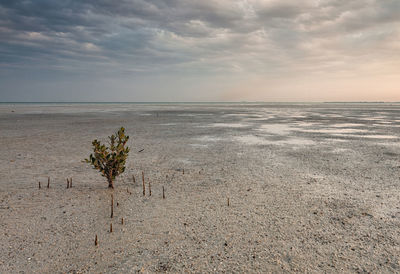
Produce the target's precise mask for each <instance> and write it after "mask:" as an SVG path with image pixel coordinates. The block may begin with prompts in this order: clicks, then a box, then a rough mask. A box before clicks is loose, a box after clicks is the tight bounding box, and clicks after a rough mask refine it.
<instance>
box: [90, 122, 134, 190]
mask: <svg viewBox="0 0 400 274" xmlns="http://www.w3.org/2000/svg"><path fill="white" fill-rule="evenodd" d="M108 138H109V140H110V143H109V145H110V146H109V147H106V146H105V145H102V144H101V143H100V142H99V141H97V140H94V141H93V142H92V145H93V152H94V154H90V156H89V159H85V161H86V163H89V164H91V165H92V167H93V168H94V169H97V170H98V171H100V173H101V175H102V176H103V177H106V178H107V182H108V187H110V188H114V180H115V177H117V176H118V175H120V174H121V173H123V172H124V171H125V163H126V159H127V157H128V153H129V147H125V145H126V143H127V142H128V139H129V136H126V135H125V129H124V128H123V127H121V128H120V130H118V132H117V133H116V134H115V135H114V134H113V135H111V136H109V137H108Z"/></svg>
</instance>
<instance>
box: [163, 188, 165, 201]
mask: <svg viewBox="0 0 400 274" xmlns="http://www.w3.org/2000/svg"><path fill="white" fill-rule="evenodd" d="M162 198H163V199H165V190H164V187H162Z"/></svg>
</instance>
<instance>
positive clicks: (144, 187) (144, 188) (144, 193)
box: [142, 171, 146, 196]
mask: <svg viewBox="0 0 400 274" xmlns="http://www.w3.org/2000/svg"><path fill="white" fill-rule="evenodd" d="M142 182H143V196H146V185H145V184H144V172H143V171H142Z"/></svg>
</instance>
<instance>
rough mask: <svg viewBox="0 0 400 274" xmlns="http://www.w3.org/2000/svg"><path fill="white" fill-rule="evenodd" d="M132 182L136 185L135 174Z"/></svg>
mask: <svg viewBox="0 0 400 274" xmlns="http://www.w3.org/2000/svg"><path fill="white" fill-rule="evenodd" d="M132 181H133V184H134V185H136V179H135V175H134V174H133V175H132Z"/></svg>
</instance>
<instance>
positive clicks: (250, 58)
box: [0, 0, 400, 72]
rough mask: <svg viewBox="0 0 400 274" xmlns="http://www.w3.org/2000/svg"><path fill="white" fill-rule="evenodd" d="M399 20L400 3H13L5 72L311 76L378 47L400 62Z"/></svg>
mask: <svg viewBox="0 0 400 274" xmlns="http://www.w3.org/2000/svg"><path fill="white" fill-rule="evenodd" d="M399 14H400V2H399V1H397V0H387V1H378V0H346V1H345V0H319V1H318V0H304V1H289V0H280V1H278V0H270V1H262V0H247V1H245V0H243V1H232V0H207V1H184V0H146V1H145V0H121V1H113V0H86V1H83V0H81V1H79V0H66V1H54V0H23V1H18V0H13V1H10V0H3V1H2V2H1V3H0V66H1V68H2V69H3V70H4V69H9V68H12V69H18V67H23V68H24V69H26V68H29V67H31V68H33V69H34V68H36V67H41V68H47V69H57V70H70V69H79V70H83V71H91V70H93V68H96V70H97V71H98V72H99V71H101V70H104V71H106V72H108V71H110V70H111V71H117V72H118V71H132V72H143V71H157V70H159V71H162V70H164V69H166V68H168V69H169V70H174V69H175V70H185V71H187V70H191V69H193V70H194V71H197V70H198V69H200V70H201V69H208V70H215V71H243V70H247V71H254V72H268V71H271V70H272V67H274V69H279V68H288V67H296V66H298V67H301V66H308V67H309V66H312V62H315V60H318V61H317V62H326V61H322V60H327V59H330V60H336V59H337V57H338V56H336V55H335V53H337V54H339V55H340V56H346V57H350V56H352V55H354V54H355V52H356V53H359V51H358V52H357V49H354V46H359V45H360V44H363V45H373V48H372V50H373V51H376V52H373V53H374V54H376V55H377V56H380V57H382V56H383V55H384V56H389V55H390V54H393V53H394V52H395V51H397V50H398V46H397V43H396V42H395V40H396V38H397V37H399V33H398V32H399V20H400V17H399V16H398V15H399ZM339 38H340V39H339ZM371 47H372V46H371ZM368 49H370V48H368ZM380 49H384V50H382V51H381V50H380ZM326 65H327V66H329V62H327V63H326Z"/></svg>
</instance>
